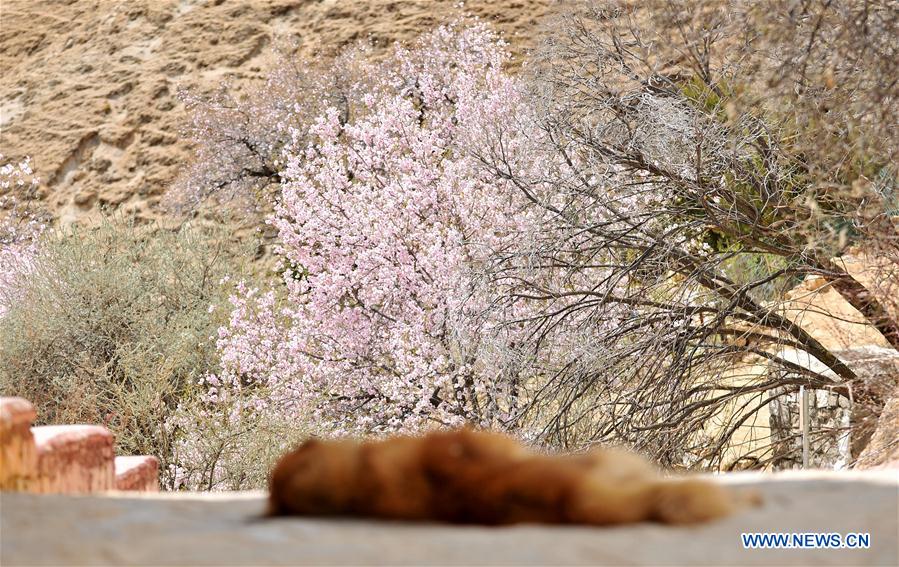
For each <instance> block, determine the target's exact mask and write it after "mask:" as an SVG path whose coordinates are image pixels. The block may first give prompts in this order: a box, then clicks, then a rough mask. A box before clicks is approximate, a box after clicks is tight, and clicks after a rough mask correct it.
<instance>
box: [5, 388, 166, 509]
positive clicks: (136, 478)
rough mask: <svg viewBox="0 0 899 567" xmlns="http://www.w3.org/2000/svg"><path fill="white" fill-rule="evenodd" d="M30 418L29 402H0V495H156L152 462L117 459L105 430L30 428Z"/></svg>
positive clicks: (144, 458)
mask: <svg viewBox="0 0 899 567" xmlns="http://www.w3.org/2000/svg"><path fill="white" fill-rule="evenodd" d="M35 415H36V414H35V411H34V406H32V405H31V403H30V402H28V400H25V399H23V398H0V490H13V491H27V492H40V493H66V494H78V493H88V492H102V491H105V490H140V491H151V492H156V491H158V490H159V461H158V460H157V459H156V457H148V456H139V457H116V456H115V448H114V444H115V437H114V436H113V434H112V433H110V431H109V430H108V429H106V428H105V427H100V426H99V425H44V426H40V427H32V426H31V424H32V423H34V419H35Z"/></svg>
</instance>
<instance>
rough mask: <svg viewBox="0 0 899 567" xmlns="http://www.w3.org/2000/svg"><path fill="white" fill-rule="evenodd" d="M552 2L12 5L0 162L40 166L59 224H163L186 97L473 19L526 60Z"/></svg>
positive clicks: (3, 27)
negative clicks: (114, 215)
mask: <svg viewBox="0 0 899 567" xmlns="http://www.w3.org/2000/svg"><path fill="white" fill-rule="evenodd" d="M550 3H551V0H470V1H468V2H467V3H466V4H465V6H464V7H463V8H460V7H459V2H458V1H457V0H439V1H438V0H366V1H364V2H359V1H353V0H135V1H129V2H112V1H109V0H67V1H60V2H52V3H50V2H46V1H37V0H3V2H2V4H0V20H2V22H0V68H2V83H0V133H2V139H0V154H3V155H4V161H5V160H9V159H18V158H21V157H23V156H26V155H28V156H31V157H32V158H33V165H34V168H35V169H36V171H37V173H38V175H39V176H40V177H41V179H42V183H41V185H40V186H39V188H38V189H37V191H36V192H35V193H34V194H33V195H31V198H33V199H36V200H38V201H40V204H41V205H42V208H46V209H47V211H48V212H49V213H50V214H51V215H53V216H55V217H56V218H57V219H59V221H60V222H61V223H62V224H70V223H72V222H74V221H77V220H79V219H83V218H85V217H86V216H88V215H90V213H91V212H92V211H96V210H98V208H100V207H104V206H111V207H113V208H119V209H122V210H124V211H125V212H128V213H134V214H135V215H136V216H137V217H138V218H139V219H142V220H152V219H159V218H160V216H162V215H163V214H164V212H163V211H162V207H161V206H160V205H161V203H162V202H163V201H164V196H163V195H164V193H165V191H166V189H167V188H168V187H169V186H170V184H171V182H172V181H173V179H174V178H175V176H176V175H177V174H178V172H179V170H180V168H181V167H182V166H183V164H185V163H186V162H187V161H188V160H189V159H190V156H191V152H190V147H189V145H188V144H187V143H186V142H185V141H184V140H183V137H182V136H181V135H180V130H181V128H182V126H183V125H184V123H185V120H186V116H185V111H184V107H183V105H182V104H181V102H180V101H179V99H178V97H177V92H178V90H179V89H181V88H187V89H194V90H195V91H199V92H204V91H206V92H208V91H211V90H213V89H216V88H218V87H219V86H220V85H222V84H223V83H226V82H227V83H230V84H231V85H232V86H231V88H233V89H236V90H238V91H239V90H240V89H241V88H242V87H245V86H246V85H247V84H249V83H251V82H252V81H254V80H257V79H259V78H260V77H262V76H263V75H264V73H265V70H266V67H267V65H269V64H270V60H271V55H272V46H273V45H274V44H281V43H291V44H296V45H297V46H298V48H297V51H298V53H297V56H305V55H310V54H315V53H321V52H333V51H334V50H337V49H339V48H340V47H341V46H344V45H346V44H348V43H351V42H354V41H356V40H360V39H364V38H367V37H370V38H371V39H372V40H373V41H374V43H375V45H377V46H379V47H380V48H384V47H386V46H388V45H390V44H391V43H392V42H394V41H405V40H410V39H412V38H414V37H415V36H417V35H418V34H419V33H420V32H422V31H424V30H427V29H429V28H431V27H433V26H434V25H435V24H437V23H440V22H442V21H447V20H449V19H451V18H453V17H454V16H456V15H458V14H460V13H462V12H463V11H465V12H468V13H472V14H475V15H477V16H480V17H482V18H484V19H486V20H488V21H490V22H491V23H492V24H493V25H495V26H496V28H497V29H498V30H499V31H501V32H502V33H503V34H504V35H505V37H506V38H507V39H508V40H509V41H510V42H511V43H512V45H513V47H514V48H516V49H518V50H519V51H520V50H521V49H524V48H526V47H527V46H528V45H530V44H531V41H530V38H532V37H533V32H534V30H535V29H536V26H537V24H538V22H539V20H540V18H541V16H542V15H544V14H545V13H546V12H547V11H548V9H549V4H550Z"/></svg>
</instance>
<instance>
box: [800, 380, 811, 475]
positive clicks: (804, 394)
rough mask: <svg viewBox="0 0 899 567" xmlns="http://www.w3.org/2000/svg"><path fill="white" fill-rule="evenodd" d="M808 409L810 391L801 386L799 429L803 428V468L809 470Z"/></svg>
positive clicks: (809, 427) (809, 428)
mask: <svg viewBox="0 0 899 567" xmlns="http://www.w3.org/2000/svg"><path fill="white" fill-rule="evenodd" d="M810 421H811V420H810V419H809V407H808V390H806V389H805V386H799V427H800V428H802V468H803V469H807V468H808V452H809V447H808V445H809V442H808V437H809V431H810V430H811V426H810V423H809V422H810Z"/></svg>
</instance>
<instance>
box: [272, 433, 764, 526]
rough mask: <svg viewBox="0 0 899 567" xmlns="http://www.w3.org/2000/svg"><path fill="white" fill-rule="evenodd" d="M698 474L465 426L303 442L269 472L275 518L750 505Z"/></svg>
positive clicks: (605, 514) (596, 514) (522, 518)
mask: <svg viewBox="0 0 899 567" xmlns="http://www.w3.org/2000/svg"><path fill="white" fill-rule="evenodd" d="M750 500H751V499H746V498H743V499H742V500H741V498H740V497H739V496H737V495H735V494H732V493H731V492H728V491H726V490H725V489H723V488H722V487H720V486H718V485H716V484H714V483H711V482H708V481H703V480H694V479H684V480H672V479H663V478H660V477H659V476H658V473H657V471H656V470H655V469H654V468H653V467H652V466H650V465H649V464H648V463H647V462H646V461H644V460H643V459H642V458H640V457H638V456H636V455H634V454H631V453H627V452H624V451H619V450H614V449H603V450H596V451H592V452H590V453H586V454H583V455H569V456H548V455H541V454H536V453H533V452H531V451H528V450H527V449H526V448H524V447H523V446H522V445H521V444H519V443H518V442H516V441H514V440H513V439H511V438H509V437H506V436H503V435H499V434H495V433H486V432H476V431H472V430H468V429H461V430H454V431H446V432H436V433H431V434H429V435H426V436H423V437H394V438H391V439H387V440H384V441H372V442H367V443H355V442H351V441H328V442H325V441H316V440H312V441H307V442H306V443H304V444H303V445H302V446H300V447H299V448H298V449H296V450H295V451H293V452H291V453H289V454H287V455H286V456H284V457H283V458H282V459H281V461H280V462H279V463H278V464H277V466H276V467H275V469H274V471H273V473H272V478H271V497H270V514H271V515H317V516H328V515H352V516H368V517H377V518H387V519H394V520H436V521H446V522H455V523H476V524H489V525H500V524H514V523H521V522H540V523H554V524H561V523H577V524H593V525H608V524H622V523H629V522H640V521H645V520H651V521H659V522H664V523H669V524H684V523H694V522H702V521H707V520H712V519H715V518H719V517H723V516H727V515H729V514H731V513H733V512H734V511H735V510H737V509H738V508H739V507H740V506H741V505H743V504H747V503H751V502H750Z"/></svg>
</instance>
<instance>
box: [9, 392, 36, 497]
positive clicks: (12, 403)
mask: <svg viewBox="0 0 899 567" xmlns="http://www.w3.org/2000/svg"><path fill="white" fill-rule="evenodd" d="M34 418H35V411H34V406H32V405H31V404H30V403H29V402H28V400H25V399H23V398H0V490H26V489H27V488H28V485H29V484H30V483H31V482H32V481H33V479H34V476H35V474H36V473H37V448H36V447H35V444H34V436H33V435H32V434H31V424H32V423H33V422H34Z"/></svg>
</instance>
